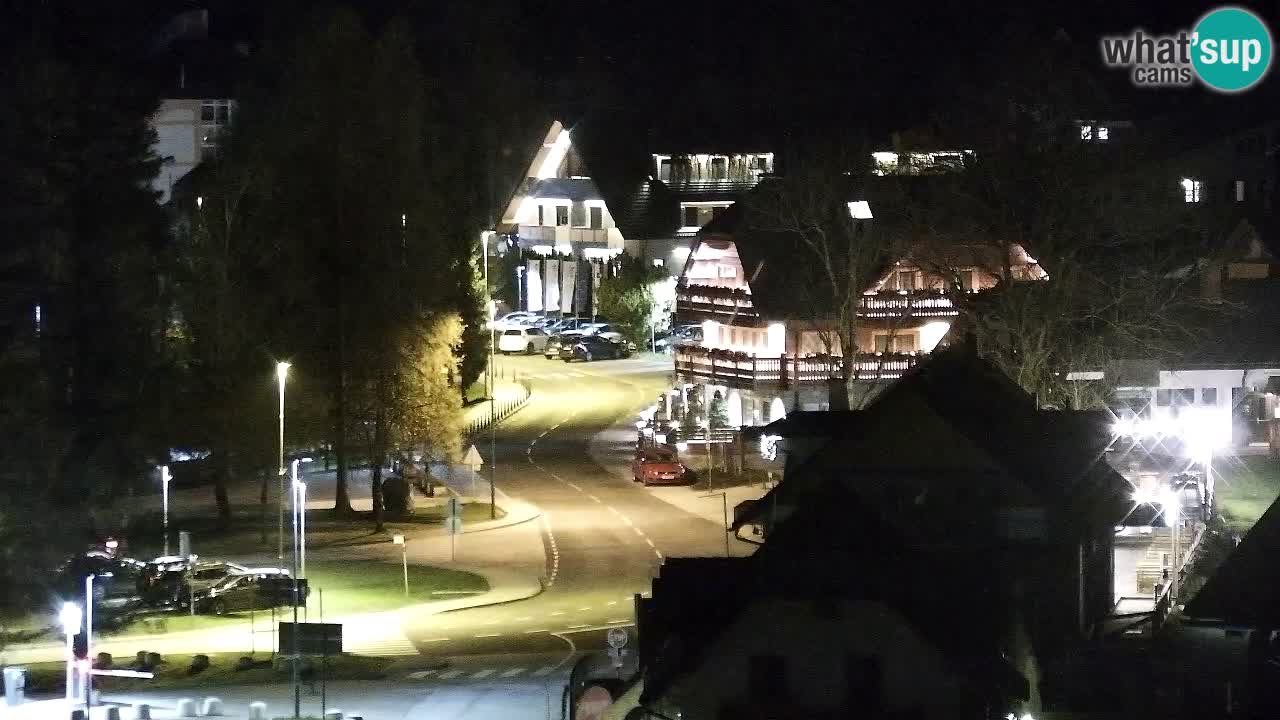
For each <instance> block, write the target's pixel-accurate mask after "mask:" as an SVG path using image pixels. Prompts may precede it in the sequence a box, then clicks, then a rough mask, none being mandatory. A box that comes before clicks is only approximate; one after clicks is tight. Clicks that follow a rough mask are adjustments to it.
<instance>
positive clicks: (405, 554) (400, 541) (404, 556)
mask: <svg viewBox="0 0 1280 720" xmlns="http://www.w3.org/2000/svg"><path fill="white" fill-rule="evenodd" d="M391 542H393V543H395V544H396V545H399V546H400V562H401V564H402V565H403V566H404V596H405V597H409V546H408V545H406V544H405V542H404V536H403V535H395V536H393V537H392V538H391Z"/></svg>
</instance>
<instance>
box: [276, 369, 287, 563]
mask: <svg viewBox="0 0 1280 720" xmlns="http://www.w3.org/2000/svg"><path fill="white" fill-rule="evenodd" d="M288 377H289V363H287V362H278V363H276V380H277V384H278V385H279V386H280V445H279V448H280V454H279V464H278V465H277V466H276V475H278V476H279V481H280V494H279V495H278V497H279V500H280V502H279V503H278V505H279V507H278V513H277V516H278V518H277V519H278V523H277V527H276V563H277V564H278V565H280V566H283V565H284V381H285V379H286V378H288Z"/></svg>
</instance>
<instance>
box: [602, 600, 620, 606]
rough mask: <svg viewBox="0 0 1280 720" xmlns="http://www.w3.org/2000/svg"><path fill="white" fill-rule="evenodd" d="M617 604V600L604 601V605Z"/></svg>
mask: <svg viewBox="0 0 1280 720" xmlns="http://www.w3.org/2000/svg"><path fill="white" fill-rule="evenodd" d="M617 604H618V601H617V600H610V601H609V602H607V603H605V605H617Z"/></svg>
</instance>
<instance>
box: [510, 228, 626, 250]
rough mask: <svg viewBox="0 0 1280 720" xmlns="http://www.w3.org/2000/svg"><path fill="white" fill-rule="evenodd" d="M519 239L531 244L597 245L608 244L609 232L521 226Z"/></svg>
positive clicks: (588, 229)
mask: <svg viewBox="0 0 1280 720" xmlns="http://www.w3.org/2000/svg"><path fill="white" fill-rule="evenodd" d="M519 234H520V239H521V240H524V241H526V242H531V243H541V244H545V245H563V244H565V243H599V244H607V243H608V242H609V231H608V230H607V229H604V228H580V227H569V226H568V225H521V226H520V229H519Z"/></svg>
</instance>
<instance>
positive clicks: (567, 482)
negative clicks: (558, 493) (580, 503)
mask: <svg viewBox="0 0 1280 720" xmlns="http://www.w3.org/2000/svg"><path fill="white" fill-rule="evenodd" d="M564 484H565V485H568V486H569V487H571V488H573V489H574V490H577V491H578V492H582V488H580V487H578V486H577V485H574V484H573V483H571V482H569V481H567V480H566V481H564Z"/></svg>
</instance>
